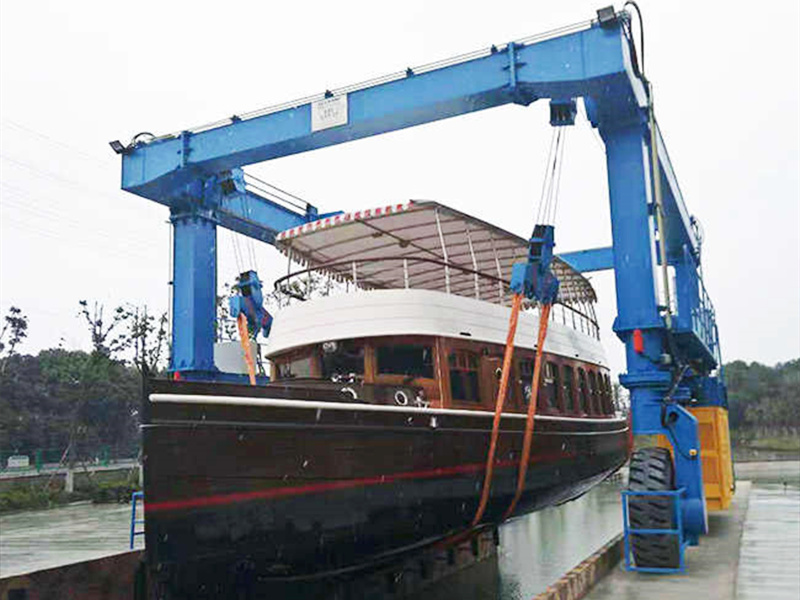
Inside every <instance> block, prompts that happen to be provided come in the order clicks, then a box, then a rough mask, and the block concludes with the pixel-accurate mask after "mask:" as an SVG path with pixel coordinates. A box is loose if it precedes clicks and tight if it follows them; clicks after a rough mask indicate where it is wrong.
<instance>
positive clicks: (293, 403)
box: [150, 394, 625, 424]
mask: <svg viewBox="0 0 800 600" xmlns="http://www.w3.org/2000/svg"><path fill="white" fill-rule="evenodd" d="M150 402H174V403H180V404H228V405H235V406H270V407H274V408H301V409H306V410H348V411H362V412H390V413H404V414H409V413H411V414H418V415H454V416H464V417H487V418H493V417H494V413H493V412H489V411H488V410H464V409H459V408H418V407H414V406H387V405H382V404H359V403H356V402H319V401H314V400H285V399H281V398H246V397H241V396H206V395H202V394H150ZM503 417H504V418H508V419H522V420H525V419H527V415H523V414H519V413H507V412H504V413H503ZM535 418H536V420H541V421H569V422H572V423H595V424H596V423H624V422H625V419H624V418H621V417H602V418H597V419H586V418H582V417H566V416H565V417H557V416H553V415H536V416H535Z"/></svg>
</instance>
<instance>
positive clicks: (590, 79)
mask: <svg viewBox="0 0 800 600" xmlns="http://www.w3.org/2000/svg"><path fill="white" fill-rule="evenodd" d="M630 64H631V63H630V51H629V47H628V43H627V39H626V38H625V34H624V32H623V30H622V27H621V26H620V25H619V23H615V24H614V25H613V26H611V27H605V28H604V27H600V26H599V25H597V24H593V25H591V26H590V27H588V28H586V29H583V30H580V31H576V32H574V33H569V34H566V35H562V36H559V37H555V38H551V39H546V40H544V41H539V42H531V43H528V44H524V43H519V44H518V43H509V44H507V45H506V46H505V47H503V48H501V49H497V48H494V47H493V48H492V49H489V50H487V52H486V53H485V54H484V55H481V56H479V57H477V58H470V59H466V60H463V61H462V62H455V63H453V64H447V65H446V66H443V67H439V68H433V69H432V70H429V71H425V72H419V73H418V72H414V70H413V69H410V70H409V71H408V72H407V74H406V75H405V76H404V77H402V78H401V79H393V80H389V81H384V82H379V83H377V84H375V85H367V86H366V87H362V88H358V89H355V90H354V91H350V92H347V91H345V92H341V93H339V94H338V95H337V94H336V93H329V94H328V95H329V96H330V97H328V98H324V97H323V98H322V99H320V100H316V101H310V102H304V103H301V104H299V105H297V106H292V107H289V108H284V109H282V110H278V111H276V112H267V113H266V114H263V115H258V113H257V116H254V117H251V118H239V117H234V118H231V119H230V120H228V122H225V123H223V124H221V125H219V126H214V127H211V128H208V129H200V130H197V131H191V130H189V131H184V132H182V133H180V134H177V135H174V136H166V137H163V138H156V139H155V140H152V141H150V142H139V143H137V144H135V145H134V146H132V147H129V148H127V149H126V151H125V152H124V154H123V159H122V163H123V164H122V171H123V172H122V187H123V188H124V189H126V190H128V191H130V192H133V193H136V194H139V195H141V196H144V197H146V198H150V199H151V200H155V201H157V202H163V203H166V204H169V203H170V202H171V200H170V199H171V198H174V197H176V196H177V195H180V194H181V193H182V189H183V188H184V186H185V185H186V184H187V183H188V182H190V181H191V180H193V179H196V178H197V177H203V176H208V175H211V174H214V173H219V172H221V171H224V170H227V169H231V168H236V167H242V166H245V165H248V164H253V163H258V162H262V161H266V160H271V159H274V158H278V157H281V156H287V155H290V154H296V153H299V152H305V151H308V150H313V149H316V148H322V147H326V146H331V145H334V144H340V143H343V142H346V141H352V140H356V139H359V138H364V137H367V136H372V135H377V134H380V133H386V132H389V131H395V130H399V129H403V128H407V127H412V126H415V125H420V124H423V123H428V122H431V121H436V120H440V119H445V118H449V117H453V116H456V115H461V114H466V113H471V112H475V111H479V110H484V109H487V108H491V107H494V106H500V105H504V104H510V103H516V104H523V105H527V104H529V103H531V102H533V101H534V100H537V99H540V98H562V99H563V98H576V97H581V96H583V97H588V96H590V97H592V98H593V102H594V104H595V105H596V107H597V109H596V115H597V118H598V119H599V120H602V119H604V118H613V119H614V120H615V121H619V120H623V119H636V118H638V116H639V110H640V109H641V107H642V106H644V105H646V94H645V90H644V87H643V86H642V84H641V82H640V81H639V79H638V78H637V77H635V75H634V74H633V72H632V69H631V66H630ZM345 89H346V88H345Z"/></svg>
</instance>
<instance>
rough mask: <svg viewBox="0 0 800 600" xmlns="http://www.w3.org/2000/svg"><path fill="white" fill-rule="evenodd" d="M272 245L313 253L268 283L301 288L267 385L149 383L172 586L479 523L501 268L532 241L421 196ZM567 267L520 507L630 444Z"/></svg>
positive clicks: (503, 444)
mask: <svg viewBox="0 0 800 600" xmlns="http://www.w3.org/2000/svg"><path fill="white" fill-rule="evenodd" d="M278 247H279V248H280V249H281V250H282V251H283V252H284V253H285V254H287V255H288V256H289V257H290V259H291V261H293V262H294V263H299V264H300V265H301V266H302V267H305V268H303V269H301V270H300V271H298V272H296V273H292V274H290V275H288V276H287V277H284V278H283V279H281V280H279V281H278V282H277V283H276V288H277V289H278V290H280V291H282V292H284V293H285V295H288V296H291V297H292V298H293V301H292V303H291V304H290V305H286V306H282V307H281V309H280V311H279V312H278V314H277V315H276V316H275V321H274V324H273V327H272V332H271V334H270V336H269V340H268V345H267V348H266V356H267V357H268V358H269V360H270V361H271V365H272V366H271V370H272V378H271V382H270V383H269V384H268V385H263V386H255V387H251V386H245V385H237V384H223V383H207V382H190V381H173V380H170V381H167V380H153V381H151V382H149V389H148V390H147V393H146V398H145V410H144V425H143V443H144V464H145V470H144V473H145V497H146V514H147V527H146V543H147V549H148V561H149V562H150V566H151V568H152V569H154V570H155V571H156V572H161V573H170V580H171V581H173V582H176V581H177V582H182V583H178V584H177V585H178V587H180V586H181V585H192V583H191V582H194V581H196V580H198V578H199V579H203V578H205V577H207V576H220V574H225V573H232V572H235V571H237V570H239V571H241V569H245V570H247V571H248V572H249V573H252V574H255V575H257V576H259V577H280V578H302V577H310V576H319V575H321V574H331V573H341V572H343V571H347V570H348V569H356V568H361V567H363V566H365V565H371V564H375V563H376V562H379V561H382V560H385V559H387V558H389V557H392V556H396V555H397V554H398V553H401V552H408V551H411V550H413V549H416V548H421V547H424V546H426V545H429V544H432V543H435V542H437V541H441V540H443V539H447V538H448V537H449V536H452V535H454V534H458V533H460V532H464V531H465V530H469V529H470V527H471V521H472V519H473V517H474V515H475V513H476V508H477V505H478V501H479V498H480V494H481V489H482V485H483V477H484V473H485V470H486V458H487V451H488V446H489V437H490V432H491V429H492V420H493V413H494V406H495V400H496V396H497V388H498V374H499V372H500V366H501V363H502V356H503V350H504V344H505V337H506V333H507V328H508V318H509V308H508V304H509V292H508V285H507V282H508V279H509V277H510V270H511V265H512V264H513V262H515V260H518V259H521V258H523V257H524V256H525V252H526V248H527V242H526V240H524V239H522V238H519V237H517V236H515V235H513V234H510V233H508V232H506V231H503V230H501V229H499V228H496V227H494V226H491V225H489V224H487V223H484V222H482V221H480V220H478V219H475V218H472V217H469V216H467V215H465V214H462V213H460V212H458V211H455V210H453V209H450V208H448V207H446V206H443V205H441V204H437V203H434V202H413V203H408V204H404V205H396V206H389V207H382V208H380V209H375V210H371V211H363V212H358V213H353V214H348V215H340V216H338V217H332V218H329V219H325V220H324V221H320V222H317V223H312V224H309V225H306V226H304V227H302V228H299V229H295V230H289V231H287V232H283V233H282V234H280V235H279V236H278ZM555 272H556V274H557V276H558V277H559V279H560V281H561V291H560V297H559V302H558V304H557V305H555V306H554V307H553V311H552V313H551V319H552V321H551V323H550V327H549V332H548V337H547V340H546V343H545V363H544V369H543V380H542V383H541V387H540V393H539V395H538V398H537V399H536V401H537V402H538V411H537V416H536V418H535V434H534V441H533V451H532V455H531V457H530V467H529V469H528V473H527V478H526V480H525V486H524V493H523V494H522V497H521V498H520V501H519V503H518V504H517V506H516V509H515V512H514V515H521V514H525V513H528V512H530V511H535V510H539V509H542V508H544V507H547V506H551V505H554V504H559V503H563V502H566V501H569V500H571V499H573V498H576V497H577V496H579V495H581V494H583V493H584V492H586V491H587V490H588V489H589V488H591V487H592V486H593V485H595V484H596V483H598V482H600V481H601V480H603V479H604V478H605V477H607V476H608V475H609V474H611V473H613V472H614V471H615V470H616V469H618V468H619V467H620V465H621V464H622V463H623V462H624V461H625V460H626V458H627V456H628V427H627V424H626V422H625V420H624V419H623V418H621V417H619V416H618V415H616V414H615V411H614V406H613V402H612V396H611V386H610V380H609V373H608V366H607V363H606V359H605V355H604V353H603V348H602V346H601V344H600V341H599V333H598V327H597V324H596V322H595V319H594V313H593V309H592V306H593V303H594V301H595V294H594V290H593V289H592V287H591V285H590V284H589V282H588V281H587V280H586V279H585V278H583V277H582V276H581V275H580V274H579V273H576V272H574V271H573V270H572V269H570V268H569V267H568V266H567V265H566V264H565V263H563V262H560V261H557V262H556V264H555ZM320 274H324V275H325V276H326V277H328V278H329V283H326V284H324V285H322V286H320V279H319V275H320ZM315 286H316V291H315V293H316V297H312V296H314V294H310V293H308V292H310V291H311V290H312V288H314V287H315ZM334 290H338V291H348V290H349V293H333V291H334ZM537 328H538V311H537V309H536V307H527V310H525V311H524V312H523V313H522V315H521V317H520V325H519V328H518V332H517V336H516V340H515V345H516V351H515V356H514V364H513V371H512V374H513V379H512V382H513V385H512V386H511V389H510V391H509V397H508V399H507V402H506V408H505V411H506V412H504V413H503V415H502V420H501V427H500V437H499V444H498V451H497V457H496V464H495V469H494V478H493V481H492V483H491V494H490V497H489V502H488V506H487V510H486V512H485V514H484V516H483V519H482V521H481V523H482V524H490V525H491V524H496V523H498V522H499V521H500V520H501V519H502V515H503V513H504V512H505V511H506V509H507V508H508V506H509V503H510V502H511V500H512V496H513V494H514V490H515V487H516V484H517V481H516V478H517V469H518V464H519V460H520V454H521V446H522V437H523V436H522V432H523V429H524V426H525V422H526V416H525V413H526V411H527V403H528V402H529V401H530V389H531V378H532V361H533V356H534V350H535V343H536V335H537ZM187 582H188V583H187Z"/></svg>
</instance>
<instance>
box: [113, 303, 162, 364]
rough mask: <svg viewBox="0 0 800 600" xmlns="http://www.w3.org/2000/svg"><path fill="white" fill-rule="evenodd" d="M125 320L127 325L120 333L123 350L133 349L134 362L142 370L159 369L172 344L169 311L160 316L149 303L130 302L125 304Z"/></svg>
mask: <svg viewBox="0 0 800 600" xmlns="http://www.w3.org/2000/svg"><path fill="white" fill-rule="evenodd" d="M121 322H122V323H123V326H124V328H125V329H124V331H123V333H121V334H120V336H119V350H120V351H125V350H127V351H129V352H132V353H133V357H132V362H133V366H134V367H136V368H137V369H138V370H139V372H140V373H142V374H145V375H146V374H149V373H157V372H158V371H159V370H160V368H161V366H162V361H163V359H164V357H165V354H166V352H167V350H168V348H169V342H168V332H167V323H168V319H167V313H166V312H163V313H161V316H160V317H158V318H156V317H155V316H153V315H151V314H150V313H149V312H148V309H147V305H145V306H142V307H139V306H133V305H130V304H129V305H127V306H125V307H124V308H123V312H122V317H121Z"/></svg>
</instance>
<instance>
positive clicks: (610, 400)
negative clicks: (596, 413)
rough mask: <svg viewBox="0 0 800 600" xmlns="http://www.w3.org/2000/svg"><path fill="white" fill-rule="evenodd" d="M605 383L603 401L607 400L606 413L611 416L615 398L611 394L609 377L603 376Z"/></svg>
mask: <svg viewBox="0 0 800 600" xmlns="http://www.w3.org/2000/svg"><path fill="white" fill-rule="evenodd" d="M603 383H604V384H605V386H604V387H605V390H604V394H603V399H604V400H605V406H606V412H607V413H608V414H610V415H613V414H614V398H613V396H612V394H611V380H610V379H609V378H608V375H603Z"/></svg>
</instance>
